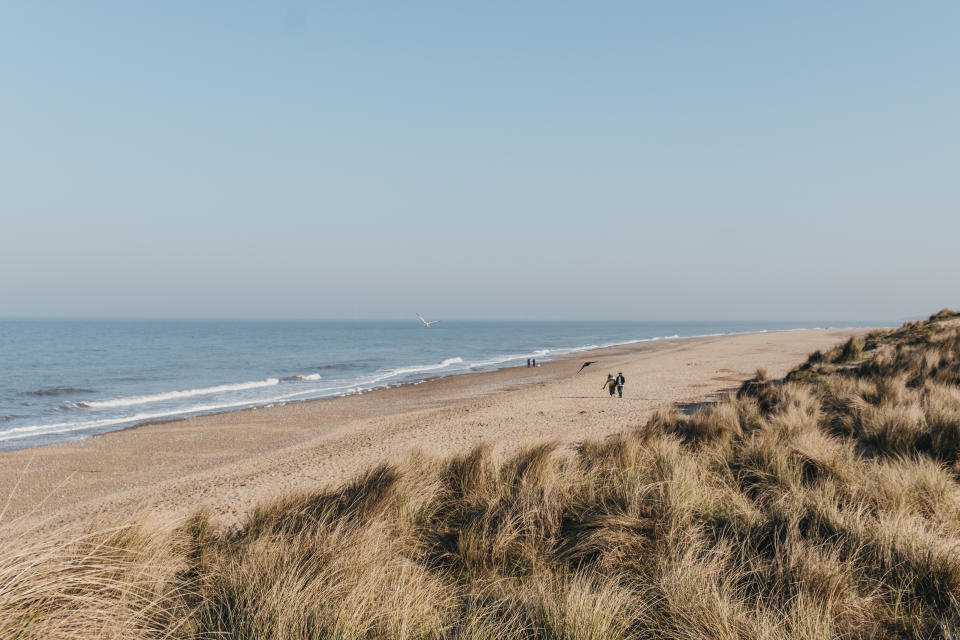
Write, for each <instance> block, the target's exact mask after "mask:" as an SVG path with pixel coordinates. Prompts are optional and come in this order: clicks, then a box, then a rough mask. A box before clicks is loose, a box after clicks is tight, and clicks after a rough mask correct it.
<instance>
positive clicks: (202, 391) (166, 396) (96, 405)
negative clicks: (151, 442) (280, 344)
mask: <svg viewBox="0 0 960 640" xmlns="http://www.w3.org/2000/svg"><path fill="white" fill-rule="evenodd" d="M277 384H280V379H279V378H267V379H266V380H254V381H251V382H240V383H237V384H221V385H217V386H215V387H201V388H199V389H186V390H183V391H167V392H165V393H154V394H150V395H145V396H128V397H126V398H113V399H110V400H84V401H81V402H76V403H73V404H74V405H75V406H78V407H84V408H87V409H112V408H115V407H133V406H136V405H140V404H150V403H152V402H162V401H164V400H176V399H179V398H192V397H194V396H206V395H210V394H212V393H225V392H228V391H246V390H247V389H259V388H261V387H272V386H274V385H277Z"/></svg>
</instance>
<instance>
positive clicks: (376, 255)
mask: <svg viewBox="0 0 960 640" xmlns="http://www.w3.org/2000/svg"><path fill="white" fill-rule="evenodd" d="M958 33H960V3H957V2H877V1H870V2H852V1H851V2H794V3H785V2H767V1H762V2H761V1H757V2H682V1H680V2H647V3H641V2H623V3H615V2H613V3H593V2H590V3H588V2H583V3H570V2H542V3H538V2H477V3H471V6H467V3H451V2H435V3H420V2H391V3H379V4H374V3H346V2H345V3H336V4H332V3H322V4H321V3H283V2H261V3H253V2H153V3H141V2H114V3H104V2H92V1H91V2H82V3H81V2H59V3H52V2H36V1H31V2H19V1H11V2H5V3H3V5H0V316H48V315H49V316H71V317H76V316H97V317H104V316H108V317H112V316H125V317H129V316H134V317H229V318H380V317H383V318H396V317H408V316H409V315H410V314H412V313H413V312H415V311H420V312H422V313H424V314H425V315H428V316H434V317H442V318H476V319H520V318H531V319H549V318H558V319H599V318H610V319H638V320H642V319H650V320H656V319H782V320H807V319H865V320H871V319H898V318H903V317H905V316H910V315H915V314H925V313H930V312H933V311H935V310H937V309H938V308H940V307H942V306H945V305H953V306H960V294H958V289H957V283H958V282H960V251H958V241H960V210H958V209H960V208H958V203H960V189H958V187H960V75H958V68H960V37H958Z"/></svg>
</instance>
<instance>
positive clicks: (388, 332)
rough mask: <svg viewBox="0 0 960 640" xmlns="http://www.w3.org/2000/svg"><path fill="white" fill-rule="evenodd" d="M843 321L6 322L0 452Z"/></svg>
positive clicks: (0, 332)
mask: <svg viewBox="0 0 960 640" xmlns="http://www.w3.org/2000/svg"><path fill="white" fill-rule="evenodd" d="M841 326H842V327H851V326H877V324H876V323H856V322H841V323H837V322H833V323H827V322H823V323H816V322H812V323H782V322H781V323H776V322H452V321H451V322H441V323H439V324H435V325H432V326H430V327H429V328H426V327H424V326H423V325H422V324H421V323H420V321H419V320H418V319H417V318H413V320H412V321H409V322H407V321H391V322H373V321H357V322H346V321H315V322H292V321H291V322H240V321H225V322H221V321H145V320H115V321H104V320H0V451H2V450H11V449H22V448H27V447H35V446H40V445H47V444H52V443H58V442H65V441H69V440H77V439H81V438H86V437H89V436H92V435H95V434H100V433H104V432H107V431H113V430H117V429H122V428H125V427H129V426H132V425H137V424H143V423H149V422H156V421H163V420H169V419H174V418H184V417H189V416H196V415H200V414H207V413H215V412H222V411H232V410H238V409H246V408H252V407H264V406H270V405H277V404H284V403H290V402H301V401H304V400H314V399H318V398H329V397H332V396H342V395H348V394H357V393H366V392H369V391H372V390H374V389H381V388H385V387H392V386H396V385H405V384H416V383H419V382H422V381H424V380H426V379H428V378H432V377H436V376H447V375H457V374H463V373H469V372H474V371H489V370H492V369H497V368H500V367H510V366H526V360H527V358H536V360H537V362H538V363H545V362H548V361H550V360H551V359H554V358H557V357H559V356H564V355H568V354H572V353H577V352H579V351H587V350H590V349H595V348H598V347H606V346H613V345H621V344H629V343H636V342H644V341H656V340H663V339H670V338H672V339H680V338H689V337H694V336H709V335H718V334H732V333H749V332H758V331H785V330H800V329H811V328H819V327H841Z"/></svg>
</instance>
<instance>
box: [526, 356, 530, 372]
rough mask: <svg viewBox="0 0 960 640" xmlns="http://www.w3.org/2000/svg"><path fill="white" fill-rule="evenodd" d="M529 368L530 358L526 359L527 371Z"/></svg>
mask: <svg viewBox="0 0 960 640" xmlns="http://www.w3.org/2000/svg"><path fill="white" fill-rule="evenodd" d="M529 368H530V358H527V369H529Z"/></svg>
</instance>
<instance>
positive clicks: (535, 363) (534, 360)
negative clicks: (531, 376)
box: [533, 358, 537, 366]
mask: <svg viewBox="0 0 960 640" xmlns="http://www.w3.org/2000/svg"><path fill="white" fill-rule="evenodd" d="M533 366H537V359H536V358H534V359H533Z"/></svg>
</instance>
